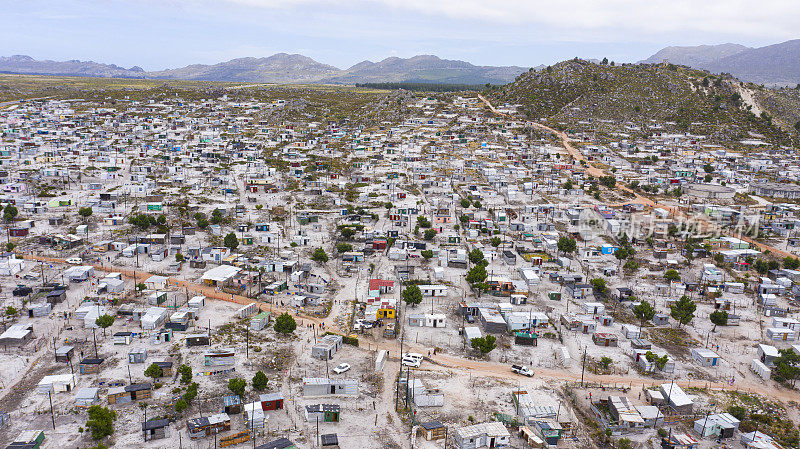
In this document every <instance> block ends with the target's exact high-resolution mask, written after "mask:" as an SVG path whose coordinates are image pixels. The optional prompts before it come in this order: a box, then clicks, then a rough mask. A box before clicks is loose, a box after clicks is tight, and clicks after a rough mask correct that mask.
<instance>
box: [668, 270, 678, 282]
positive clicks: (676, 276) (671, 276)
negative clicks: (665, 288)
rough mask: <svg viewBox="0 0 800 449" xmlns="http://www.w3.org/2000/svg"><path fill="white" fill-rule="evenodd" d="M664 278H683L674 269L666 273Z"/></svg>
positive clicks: (676, 279)
mask: <svg viewBox="0 0 800 449" xmlns="http://www.w3.org/2000/svg"><path fill="white" fill-rule="evenodd" d="M664 280H666V281H668V282H676V281H680V280H681V275H680V274H678V272H677V271H675V270H673V269H669V270H667V271H666V272H665V273H664Z"/></svg>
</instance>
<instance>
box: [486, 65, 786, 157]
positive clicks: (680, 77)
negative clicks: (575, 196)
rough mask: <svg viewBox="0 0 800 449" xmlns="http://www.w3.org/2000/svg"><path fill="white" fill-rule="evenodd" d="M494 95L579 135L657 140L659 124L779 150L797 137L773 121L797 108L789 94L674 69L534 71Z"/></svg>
mask: <svg viewBox="0 0 800 449" xmlns="http://www.w3.org/2000/svg"><path fill="white" fill-rule="evenodd" d="M491 96H492V97H493V99H494V100H495V101H496V102H498V103H511V104H520V105H522V108H521V110H522V111H523V112H524V114H525V115H526V116H527V117H528V118H531V119H536V120H540V121H547V122H549V123H551V124H554V126H560V127H564V128H572V129H588V128H591V129H596V130H599V131H602V130H608V131H613V130H616V131H619V130H620V129H621V128H622V127H623V126H626V125H630V126H628V128H630V129H631V130H632V131H631V133H635V131H633V130H635V129H641V130H642V131H641V132H642V133H649V132H653V131H652V130H651V128H650V126H651V125H654V124H662V125H664V129H665V130H672V131H678V132H691V133H695V134H701V135H708V136H710V137H712V138H714V139H716V140H717V141H727V142H738V141H739V140H742V139H747V138H751V136H752V133H755V134H758V135H763V136H765V138H767V139H769V140H771V141H773V142H776V143H787V142H788V141H789V138H790V136H791V133H794V132H795V130H794V127H793V126H792V124H791V118H788V119H785V120H783V119H782V120H774V119H773V117H774V115H775V114H776V113H782V114H783V117H786V112H785V111H783V112H779V109H778V108H777V107H776V105H775V104H773V103H776V104H777V103H780V104H782V105H784V106H785V109H790V108H791V107H794V106H786V105H787V104H789V103H791V101H790V100H787V99H786V98H787V96H786V95H783V96H781V97H780V99H781V101H780V102H779V101H778V100H770V101H768V99H772V98H776V93H775V91H772V90H770V89H764V88H761V87H759V86H756V85H753V84H745V83H742V82H740V81H739V80H737V79H735V78H733V77H730V76H725V77H721V76H715V75H711V74H709V73H708V72H703V71H699V70H695V69H690V68H686V67H680V66H676V65H672V64H658V65H639V64H626V65H622V66H609V65H601V64H595V63H591V62H587V61H582V60H571V61H565V62H561V63H559V64H556V65H554V66H551V67H548V68H546V69H543V70H538V71H533V70H532V71H529V72H526V73H524V74H522V75H520V76H519V77H518V78H517V79H516V80H515V81H514V82H513V83H510V84H507V85H505V86H501V87H498V88H496V89H493V90H492V92H491ZM587 124H590V125H587Z"/></svg>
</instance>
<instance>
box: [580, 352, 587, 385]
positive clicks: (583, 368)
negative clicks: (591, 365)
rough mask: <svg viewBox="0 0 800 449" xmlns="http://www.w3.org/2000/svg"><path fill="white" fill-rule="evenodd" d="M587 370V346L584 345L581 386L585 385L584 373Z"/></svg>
mask: <svg viewBox="0 0 800 449" xmlns="http://www.w3.org/2000/svg"><path fill="white" fill-rule="evenodd" d="M585 372H586V346H584V347H583V363H582V366H581V387H584V386H585V384H584V383H583V374H584V373H585Z"/></svg>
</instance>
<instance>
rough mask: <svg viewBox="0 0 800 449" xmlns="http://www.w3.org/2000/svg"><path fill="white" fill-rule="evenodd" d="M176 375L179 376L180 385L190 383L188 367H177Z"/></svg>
mask: <svg viewBox="0 0 800 449" xmlns="http://www.w3.org/2000/svg"><path fill="white" fill-rule="evenodd" d="M178 374H180V375H181V383H182V384H188V383H189V382H191V381H192V367H191V366H189V365H181V366H179V367H178Z"/></svg>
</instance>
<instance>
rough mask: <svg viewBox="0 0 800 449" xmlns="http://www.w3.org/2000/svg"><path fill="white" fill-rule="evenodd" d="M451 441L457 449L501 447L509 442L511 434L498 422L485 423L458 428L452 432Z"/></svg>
mask: <svg viewBox="0 0 800 449" xmlns="http://www.w3.org/2000/svg"><path fill="white" fill-rule="evenodd" d="M453 440H454V441H455V445H456V447H458V448H459V449H478V448H482V447H487V448H492V447H503V446H508V445H509V444H510V442H511V434H509V433H508V429H506V427H505V426H504V425H503V424H502V423H500V422H496V421H495V422H487V423H482V424H475V425H472V426H467V427H460V428H458V429H456V430H455V431H454V432H453Z"/></svg>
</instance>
